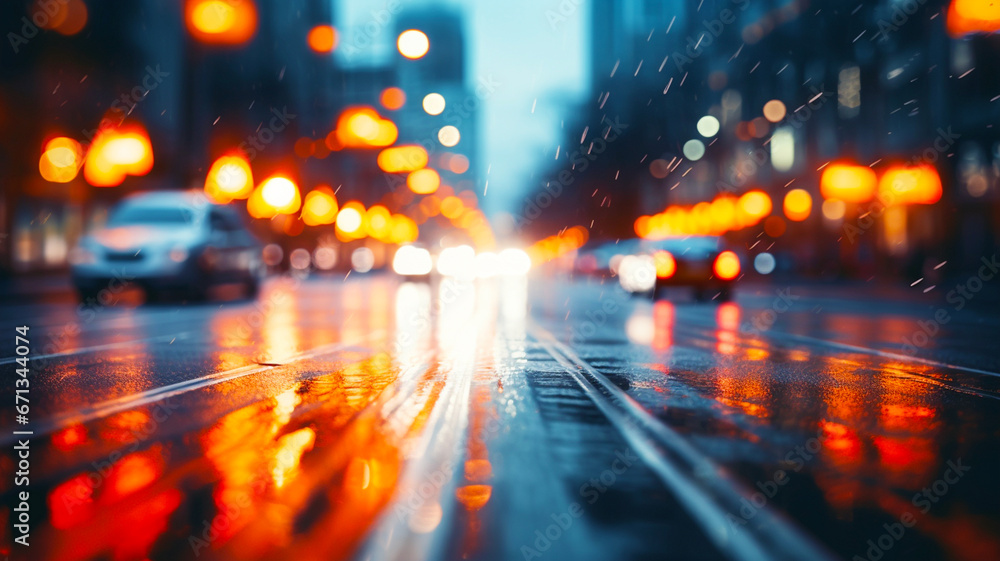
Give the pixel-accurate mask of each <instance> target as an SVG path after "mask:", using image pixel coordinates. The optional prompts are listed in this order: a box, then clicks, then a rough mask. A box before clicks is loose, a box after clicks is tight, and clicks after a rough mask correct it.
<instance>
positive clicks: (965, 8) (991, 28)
mask: <svg viewBox="0 0 1000 561" xmlns="http://www.w3.org/2000/svg"><path fill="white" fill-rule="evenodd" d="M947 25H948V33H950V34H951V35H952V36H953V37H961V36H962V35H967V34H970V33H995V32H997V31H1000V4H998V3H996V2H984V1H982V0H952V2H951V4H950V5H949V6H948V21H947Z"/></svg>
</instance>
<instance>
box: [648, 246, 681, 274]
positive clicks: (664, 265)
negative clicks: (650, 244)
mask: <svg viewBox="0 0 1000 561" xmlns="http://www.w3.org/2000/svg"><path fill="white" fill-rule="evenodd" d="M653 264H654V265H656V278H660V279H669V278H670V277H672V276H674V273H676V272H677V261H676V260H674V256H673V255H671V254H670V252H669V251H657V252H656V253H654V254H653Z"/></svg>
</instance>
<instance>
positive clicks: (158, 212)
mask: <svg viewBox="0 0 1000 561" xmlns="http://www.w3.org/2000/svg"><path fill="white" fill-rule="evenodd" d="M193 221H194V214H193V213H192V212H191V211H190V210H189V209H186V208H183V207H176V206H174V207H170V206H163V207H157V206H126V207H122V208H120V209H119V210H118V211H116V212H115V213H114V214H113V215H112V216H111V219H110V220H109V221H108V226H138V225H147V226H179V225H186V224H191V223H192V222H193Z"/></svg>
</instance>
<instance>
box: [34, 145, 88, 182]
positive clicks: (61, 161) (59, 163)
mask: <svg viewBox="0 0 1000 561" xmlns="http://www.w3.org/2000/svg"><path fill="white" fill-rule="evenodd" d="M82 165H83V147H81V146H80V143H79V142H77V141H75V140H73V139H72V138H68V137H65V136H60V137H56V138H53V139H52V140H50V141H48V142H47V143H45V150H44V151H43V152H42V157H41V158H40V159H39V160H38V171H39V172H40V173H41V174H42V178H44V179H45V180H46V181H51V182H53V183H69V182H70V181H73V180H74V179H75V178H76V175H77V173H79V171H80V166H82Z"/></svg>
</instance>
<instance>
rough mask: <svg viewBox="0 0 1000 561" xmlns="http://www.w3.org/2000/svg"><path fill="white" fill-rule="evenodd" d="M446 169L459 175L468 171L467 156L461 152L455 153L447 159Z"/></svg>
mask: <svg viewBox="0 0 1000 561" xmlns="http://www.w3.org/2000/svg"><path fill="white" fill-rule="evenodd" d="M448 169H449V170H451V172H452V173H455V174H459V175H461V174H463V173H465V172H467V171H469V158H466V157H465V156H463V155H462V154H455V155H454V156H452V157H451V158H449V159H448Z"/></svg>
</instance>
